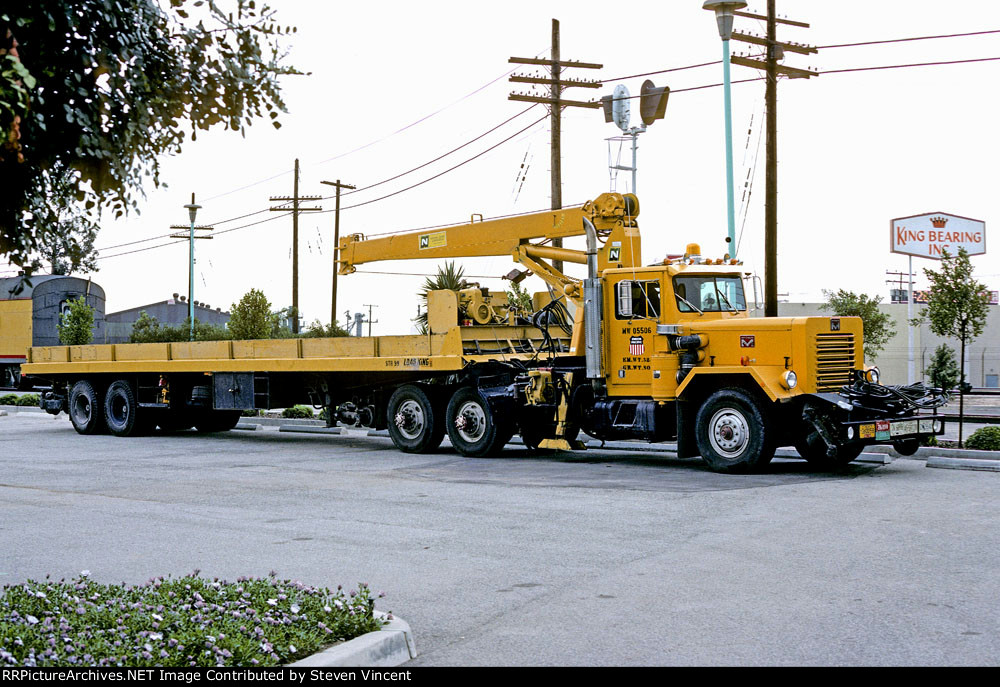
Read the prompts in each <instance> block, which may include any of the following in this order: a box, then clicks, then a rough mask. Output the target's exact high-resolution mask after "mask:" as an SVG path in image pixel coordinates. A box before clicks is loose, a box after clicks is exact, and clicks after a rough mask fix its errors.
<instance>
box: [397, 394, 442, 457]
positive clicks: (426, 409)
mask: <svg viewBox="0 0 1000 687" xmlns="http://www.w3.org/2000/svg"><path fill="white" fill-rule="evenodd" d="M386 419H387V421H388V425H389V436H390V437H392V443H393V444H395V445H396V448H398V449H399V450H400V451H405V452H406V453H430V452H431V451H433V450H435V449H436V448H437V447H438V446H440V445H441V441H442V440H443V439H444V418H443V417H441V413H440V411H439V410H438V407H437V406H436V405H435V404H434V403H432V402H431V399H430V397H429V396H428V395H427V393H426V392H425V391H424V390H423V389H421V388H420V387H419V386H417V385H416V384H405V385H403V386H401V387H399V388H398V389H396V390H395V391H394V392H393V394H392V396H390V397H389V403H388V405H387V407H386Z"/></svg>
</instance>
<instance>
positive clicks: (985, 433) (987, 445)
mask: <svg viewBox="0 0 1000 687" xmlns="http://www.w3.org/2000/svg"><path fill="white" fill-rule="evenodd" d="M965 448H971V449H976V450H978V451H1000V427H980V428H979V429H977V430H976V431H975V432H973V433H972V436H970V437H969V438H968V439H966V440H965Z"/></svg>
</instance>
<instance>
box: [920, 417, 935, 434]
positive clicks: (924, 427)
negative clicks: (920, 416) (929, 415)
mask: <svg viewBox="0 0 1000 687" xmlns="http://www.w3.org/2000/svg"><path fill="white" fill-rule="evenodd" d="M920 433H921V434H933V433H934V420H921V421H920Z"/></svg>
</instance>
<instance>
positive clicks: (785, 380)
mask: <svg viewBox="0 0 1000 687" xmlns="http://www.w3.org/2000/svg"><path fill="white" fill-rule="evenodd" d="M798 383H799V378H798V376H797V375H796V374H795V373H794V372H792V371H791V370H785V371H784V373H782V375H781V386H783V387H785V388H786V389H788V390H791V389H794V388H795V385H796V384H798Z"/></svg>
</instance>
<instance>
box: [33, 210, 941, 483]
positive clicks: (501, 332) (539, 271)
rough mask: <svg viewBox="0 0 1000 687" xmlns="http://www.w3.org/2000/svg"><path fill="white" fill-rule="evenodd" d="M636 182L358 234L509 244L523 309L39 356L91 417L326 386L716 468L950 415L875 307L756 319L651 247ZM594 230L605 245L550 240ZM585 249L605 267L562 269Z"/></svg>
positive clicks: (456, 304) (99, 424)
mask: <svg viewBox="0 0 1000 687" xmlns="http://www.w3.org/2000/svg"><path fill="white" fill-rule="evenodd" d="M638 215H639V203H638V199H637V198H636V197H635V196H634V195H631V194H625V195H622V194H616V193H605V194H603V195H601V196H599V197H598V198H596V199H595V200H593V201H590V202H588V203H586V204H585V205H583V206H581V207H576V208H569V209H564V210H552V211H546V212H540V213H533V214H529V215H521V216H515V217H508V218H503V219H497V220H490V221H481V220H480V221H475V216H474V217H473V221H471V222H469V223H468V224H462V225H458V226H454V227H449V228H446V229H440V230H434V231H416V232H409V233H400V234H396V235H391V236H384V237H379V238H372V239H366V238H365V237H364V236H362V235H359V234H354V235H350V236H346V237H344V238H343V239H342V240H341V243H340V246H339V258H338V271H339V272H340V273H341V274H344V275H347V274H350V273H351V272H353V271H355V266H356V265H360V264H364V263H368V262H373V261H381V260H402V259H414V258H440V259H443V258H454V257H475V256H494V255H500V256H502V255H509V256H511V257H512V259H513V260H514V262H515V263H517V264H518V265H519V266H520V268H522V269H515V270H513V271H512V272H511V273H509V274H508V275H506V276H507V278H508V279H511V280H512V281H514V282H517V281H519V280H521V279H523V278H524V277H525V276H527V275H528V274H535V275H537V276H539V277H541V278H542V279H543V280H544V281H545V282H546V284H547V286H548V291H547V292H542V293H539V294H535V295H534V298H533V307H532V308H530V309H520V310H519V309H518V308H517V307H515V305H514V304H512V303H509V302H507V299H506V297H505V295H504V294H503V293H494V292H490V291H488V290H487V289H479V288H475V287H474V288H470V289H466V290H463V291H461V292H459V293H455V292H452V291H437V292H432V293H431V294H430V297H429V299H428V304H429V307H428V328H427V333H426V334H419V335H408V336H377V337H356V338H355V337H345V338H326V339H284V340H261V341H207V342H185V343H164V344H116V345H105V346H56V347H33V348H31V349H30V350H29V351H28V362H27V363H26V364H25V365H24V366H23V372H24V374H28V375H32V376H34V377H37V378H40V379H43V380H46V381H47V382H48V383H49V384H51V387H52V388H51V391H49V392H47V393H45V394H44V395H43V397H42V400H41V405H42V407H43V408H45V409H46V410H48V411H49V412H52V413H59V412H61V411H66V412H67V413H68V414H69V416H70V420H71V421H72V423H73V426H74V427H75V428H76V430H77V431H78V432H80V433H81V434H94V433H98V432H105V431H108V432H110V433H112V434H115V435H118V436H131V435H135V434H139V433H144V432H149V431H152V430H153V429H154V428H156V427H159V428H160V430H161V431H171V430H178V429H187V428H191V427H192V426H193V427H195V428H196V429H198V430H199V431H223V430H228V429H231V428H232V427H234V426H235V424H236V422H237V421H238V419H239V417H240V414H241V411H242V410H245V409H251V408H272V407H285V406H288V405H291V404H293V403H302V402H311V403H312V404H313V405H315V406H317V407H325V408H327V409H328V410H329V417H330V421H331V422H334V421H340V422H344V423H349V424H359V425H361V426H366V427H373V428H378V429H388V431H389V435H390V436H391V438H392V441H393V443H394V444H395V445H396V447H397V448H399V449H400V450H402V451H407V452H416V453H427V452H433V451H435V450H437V449H438V447H439V446H440V444H441V442H442V440H443V438H444V435H445V434H446V433H447V434H448V436H449V439H450V441H451V443H452V445H453V446H454V447H455V449H456V450H457V451H459V452H460V453H462V454H463V455H466V456H488V455H495V454H496V453H498V452H499V451H500V450H501V449H502V448H503V447H504V445H505V444H506V443H507V442H508V441H509V440H510V439H511V438H512V437H513V436H514V434H520V436H521V437H522V439H523V441H524V444H525V445H526V446H528V447H529V448H530V449H534V450H545V449H562V450H576V449H583V448H584V444H583V443H582V442H581V441H580V440H579V434H580V432H581V431H582V432H584V433H586V434H588V435H590V436H592V437H595V438H597V439H602V440H609V439H639V440H646V441H650V442H663V441H673V440H676V442H677V451H678V454H679V455H680V456H681V457H688V456H696V455H700V456H701V458H702V459H703V460H704V461H705V462H706V463H707V464H708V465H709V466H710V467H711V468H712V469H713V470H718V471H730V472H731V471H747V470H755V469H760V468H762V467H763V466H765V465H766V464H767V463H768V462H769V461H770V460H771V458H772V457H773V455H774V451H775V449H776V448H777V447H780V446H794V447H795V448H796V449H797V451H798V453H799V454H800V455H801V456H802V457H803V458H805V459H806V460H808V461H810V462H812V463H815V464H816V465H817V466H819V467H821V468H824V469H826V468H836V467H839V466H841V465H844V464H846V463H849V462H850V461H852V460H854V459H855V458H856V457H857V456H858V455H859V454H860V453H861V451H862V449H863V448H864V447H865V446H867V445H870V444H892V445H893V446H894V447H895V448H896V450H898V451H900V452H902V453H904V454H909V453H913V452H915V451H916V449H917V447H918V446H919V443H920V440H921V439H922V438H924V437H928V436H933V435H935V434H940V433H941V432H942V431H943V423H942V421H941V420H940V419H938V418H936V417H935V416H934V414H933V413H934V412H935V409H936V408H937V407H938V406H940V405H941V404H943V403H944V402H945V401H946V396H945V395H944V394H943V392H941V391H940V390H936V389H929V388H925V387H923V386H922V385H920V384H916V385H911V386H907V387H896V386H883V385H881V384H879V383H878V370H877V369H875V368H870V369H866V368H865V365H864V359H863V353H862V346H863V338H862V337H863V332H862V326H861V320H860V319H859V318H853V317H797V318H755V317H754V318H752V317H749V316H748V307H747V298H746V293H745V291H744V283H743V279H744V277H745V276H746V275H744V274H743V271H742V270H743V267H742V264H741V263H740V262H739V261H737V260H732V259H729V257H728V256H726V257H723V258H718V259H708V258H704V257H702V256H701V255H700V250H699V248H698V246H697V245H695V244H689V245H688V246H687V250H686V252H685V253H684V254H683V255H678V256H674V257H667V258H663V259H660V260H657V261H655V262H654V263H652V264H649V265H643V264H642V260H641V257H640V256H641V237H640V232H639V225H638V220H637V218H638ZM580 235H584V236H586V249H585V250H576V249H570V248H562V247H558V246H554V245H551V242H552V239H556V238H564V237H570V236H580ZM561 262H566V263H575V264H583V265H586V266H587V277H586V278H583V279H579V278H575V277H570V276H568V275H566V274H565V273H564V272H563V271H562V270H560V269H556V266H557V265H559V264H560V263H561Z"/></svg>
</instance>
